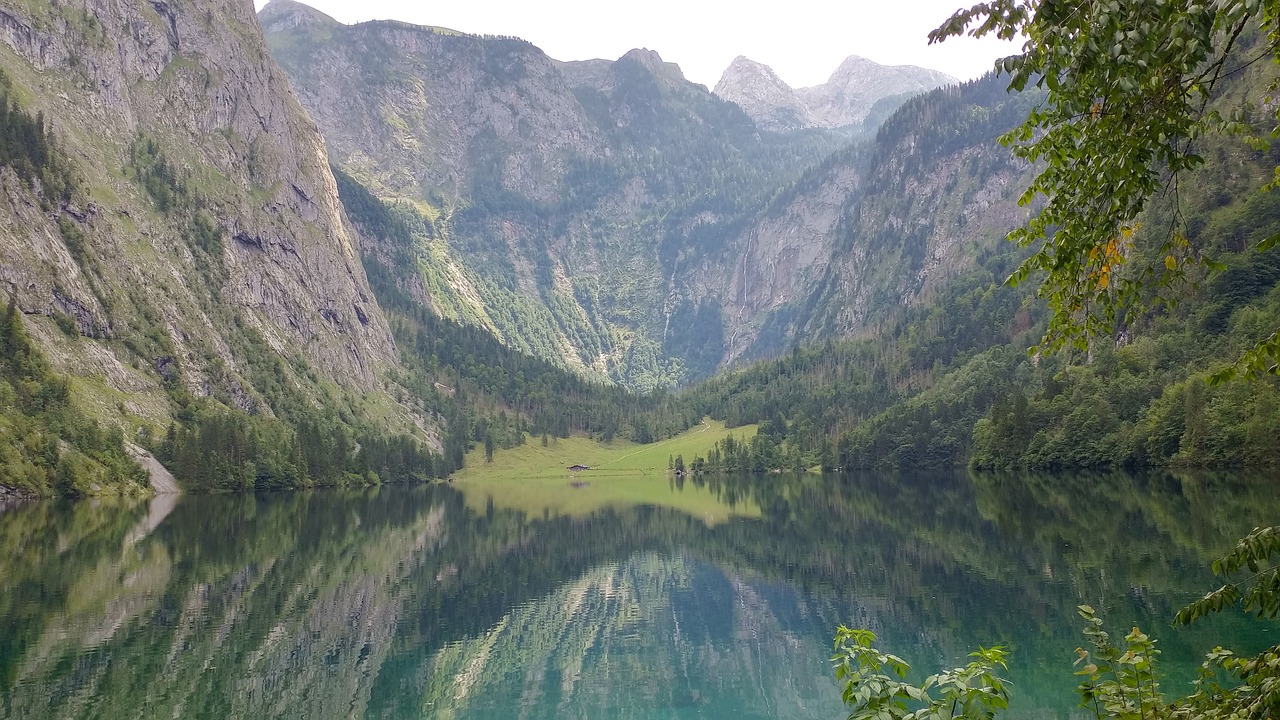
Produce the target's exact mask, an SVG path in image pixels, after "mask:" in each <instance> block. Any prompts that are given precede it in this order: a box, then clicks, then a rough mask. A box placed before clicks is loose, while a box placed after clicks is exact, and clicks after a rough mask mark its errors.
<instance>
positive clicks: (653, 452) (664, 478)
mask: <svg viewBox="0 0 1280 720" xmlns="http://www.w3.org/2000/svg"><path fill="white" fill-rule="evenodd" d="M755 434H756V426H755V425H745V426H742V427H736V428H733V429H727V428H725V426H724V423H720V422H716V421H714V420H704V421H703V423H702V424H701V425H698V426H696V427H694V428H692V429H690V430H688V431H687V432H685V433H683V434H680V435H677V436H676V437H673V438H670V439H668V440H663V441H662V442H656V443H649V444H647V445H637V444H636V443H633V442H629V441H626V440H614V441H613V442H608V443H605V442H600V441H598V440H592V439H590V438H586V437H578V436H575V437H569V438H555V437H552V438H548V441H547V445H546V447H543V446H542V442H541V439H540V438H537V437H529V438H528V440H527V442H526V443H525V444H524V445H522V446H520V447H518V448H512V449H510V450H499V451H497V452H496V453H494V456H493V461H492V462H485V459H484V450H483V449H476V450H473V451H472V452H471V453H470V454H468V455H467V461H466V466H465V467H464V468H463V469H462V470H460V471H458V472H457V473H455V474H454V476H453V478H454V481H455V482H454V486H455V487H457V488H458V489H459V490H461V491H462V493H463V494H464V495H465V496H466V499H467V505H468V506H469V507H471V508H472V509H474V510H477V511H481V512H482V511H483V510H484V509H485V507H486V505H487V504H488V503H489V502H490V499H492V502H493V504H494V506H495V507H501V508H511V509H515V510H523V511H525V512H527V513H529V514H531V515H542V514H544V513H546V514H549V515H552V516H555V515H568V516H571V517H584V516H586V515H589V514H591V513H593V512H595V511H597V510H600V509H602V508H606V507H615V508H624V507H629V506H633V505H657V506H662V507H669V508H673V509H676V510H680V511H682V512H687V513H689V514H690V515H693V516H694V517H698V518H701V519H702V520H703V521H705V522H706V523H707V524H708V525H714V524H716V523H721V522H724V521H726V520H728V519H729V518H730V517H731V516H735V515H737V516H747V517H758V516H759V515H760V508H758V507H756V506H755V505H753V504H749V503H738V504H737V505H735V506H733V507H730V506H728V505H726V504H725V503H723V502H721V501H720V499H719V498H717V497H716V496H715V495H714V494H713V493H711V492H710V491H709V490H707V489H706V488H698V487H695V486H694V485H693V483H684V486H683V488H677V487H676V484H675V482H674V478H673V477H672V476H671V472H670V471H669V470H668V462H669V460H670V458H672V457H674V456H676V455H683V456H684V459H685V462H686V463H688V462H691V461H692V460H693V458H694V456H695V455H701V456H703V457H705V456H706V455H707V453H708V452H709V451H710V450H711V447H712V446H713V445H715V444H716V442H718V441H720V440H723V439H724V438H726V437H728V436H730V435H732V436H733V437H734V438H743V439H748V440H749V439H750V438H751V437H752V436H754V435H755ZM571 465H586V466H588V467H589V468H590V469H589V470H583V471H581V472H571V471H569V469H568V468H569V466H571Z"/></svg>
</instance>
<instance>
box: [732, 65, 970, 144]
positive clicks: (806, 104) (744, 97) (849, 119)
mask: <svg viewBox="0 0 1280 720" xmlns="http://www.w3.org/2000/svg"><path fill="white" fill-rule="evenodd" d="M958 82H959V80H957V79H956V78H954V77H951V76H950V75H947V74H946V73H942V72H938V71H937V70H928V69H926V68H920V67H915V66H914V65H894V66H886V65H881V64H879V63H876V62H872V61H871V60H867V59H866V58H861V57H858V56H857V55H850V56H849V57H848V58H846V59H845V61H844V62H842V63H840V67H838V68H836V70H835V72H833V73H832V74H831V77H830V78H829V79H828V80H827V82H825V83H823V84H822V85H816V86H814V87H807V88H799V89H793V88H792V87H791V86H789V85H787V84H786V83H785V82H783V80H782V79H781V78H779V77H778V75H777V73H775V72H774V71H773V69H772V68H770V67H769V66H767V65H763V64H761V63H758V62H755V61H754V60H751V59H749V58H746V57H744V56H742V55H739V56H738V57H736V58H734V60H733V62H731V63H730V64H729V67H727V68H725V71H724V74H723V75H721V76H720V81H719V82H717V83H716V86H715V90H714V92H715V94H716V95H718V96H720V97H722V98H724V99H725V100H728V101H730V102H733V103H736V104H737V105H738V106H739V107H741V108H742V109H743V111H744V112H746V113H747V115H749V116H751V119H752V120H754V121H755V122H756V124H757V125H759V126H760V127H761V128H765V129H769V130H796V129H799V128H809V127H820V128H832V129H835V128H845V129H855V130H863V129H865V130H867V131H874V130H875V126H876V124H878V123H879V122H880V121H882V120H884V118H885V117H887V116H888V114H889V113H891V112H892V110H893V109H894V108H896V107H897V106H898V105H901V104H902V103H903V102H904V101H906V100H907V99H908V98H910V97H913V96H915V95H919V94H921V93H924V92H928V91H930V90H933V89H934V88H939V87H944V86H947V85H955V84H956V83H958ZM868 120H870V121H871V122H870V123H868ZM864 125H865V126H866V127H865V128H864Z"/></svg>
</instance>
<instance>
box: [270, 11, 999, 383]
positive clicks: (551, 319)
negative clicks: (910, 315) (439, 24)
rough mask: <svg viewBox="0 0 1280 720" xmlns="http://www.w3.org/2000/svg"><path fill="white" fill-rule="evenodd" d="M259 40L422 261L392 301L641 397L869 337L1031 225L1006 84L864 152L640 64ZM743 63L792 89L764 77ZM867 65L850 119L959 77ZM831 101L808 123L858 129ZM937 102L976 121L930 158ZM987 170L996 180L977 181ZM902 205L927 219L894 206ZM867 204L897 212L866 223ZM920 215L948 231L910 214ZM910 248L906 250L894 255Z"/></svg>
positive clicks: (414, 30)
mask: <svg viewBox="0 0 1280 720" xmlns="http://www.w3.org/2000/svg"><path fill="white" fill-rule="evenodd" d="M260 20H261V22H262V23H263V27H264V30H265V32H266V36H267V40H268V44H269V45H270V47H271V49H272V52H273V54H274V56H275V57H276V58H277V60H278V61H279V62H280V64H281V66H282V67H283V68H284V70H285V71H286V72H287V73H289V75H290V79H291V81H292V82H293V83H294V85H295V87H296V88H297V89H298V93H299V97H300V99H301V101H302V102H303V104H304V105H305V106H306V107H307V108H308V110H309V112H310V113H311V114H312V116H313V117H315V118H316V119H317V121H318V122H319V124H320V127H321V129H322V132H323V133H324V134H325V136H326V138H327V140H328V142H329V147H330V149H331V153H332V159H333V161H334V163H335V164H336V165H337V166H339V167H341V168H342V170H343V172H345V173H347V174H349V175H350V176H351V177H352V178H353V180H354V181H356V182H357V183H359V184H361V185H363V186H365V187H366V188H367V189H368V190H369V191H371V192H372V193H373V194H374V195H376V196H377V197H379V198H380V199H381V200H383V201H386V202H387V203H389V204H390V206H391V207H393V208H395V209H396V210H397V211H398V212H401V213H403V214H404V215H405V217H406V222H407V224H408V225H409V226H410V227H411V228H414V229H415V230H414V232H415V233H416V238H417V239H416V240H414V241H413V242H412V243H411V247H408V248H407V250H406V252H408V256H411V257H412V258H413V259H412V260H411V261H409V262H401V263H396V264H395V265H396V268H395V269H396V271H397V274H398V280H397V283H398V286H399V288H400V289H401V290H403V291H404V292H406V293H408V294H410V295H413V296H415V297H417V298H418V299H419V301H420V302H422V303H423V304H424V305H427V306H429V307H431V308H432V309H433V310H434V311H435V312H436V313H437V314H439V315H442V316H444V317H449V318H455V319H458V320H460V321H462V322H464V323H468V324H472V325H476V326H479V327H484V328H487V329H489V330H490V331H491V332H493V333H494V334H495V335H496V336H497V337H499V338H500V339H502V341H503V342H505V343H507V344H508V345H510V346H512V347H514V348H516V349H519V350H522V351H524V352H527V353H531V354H533V355H536V356H538V357H541V358H544V359H547V360H550V361H552V362H557V363H559V364H561V365H563V366H564V367H569V368H577V369H578V370H579V371H581V372H585V373H587V374H588V375H592V376H596V377H605V378H608V379H609V380H612V381H614V382H617V383H620V384H623V385H626V386H628V387H631V388H633V389H640V390H646V389H651V388H654V387H663V386H670V385H678V384H682V383H687V382H689V381H692V380H696V379H698V378H702V377H706V376H708V375H710V374H712V373H713V372H715V371H716V369H717V368H720V367H723V366H724V365H725V364H727V363H732V362H737V361H740V360H743V359H750V358H755V357H762V356H768V355H770V354H772V353H776V352H778V351H779V350H780V349H782V348H785V347H786V346H787V345H788V344H790V343H791V342H793V341H799V340H803V338H804V337H807V336H805V335H804V334H803V332H801V331H803V330H804V329H805V328H814V329H815V330H821V331H830V332H835V333H837V334H838V336H846V335H850V334H858V333H862V332H867V331H868V330H869V329H870V328H871V327H872V325H873V322H874V320H873V315H875V310H876V308H886V311H890V310H892V308H898V307H901V306H903V305H904V304H911V303H914V302H919V301H920V300H921V299H922V298H924V297H925V293H927V291H928V290H929V288H930V287H932V286H933V279H937V278H941V277H944V276H945V274H946V273H947V272H952V271H958V270H960V269H962V268H963V267H965V266H966V263H967V262H968V259H966V258H964V257H960V256H959V255H957V254H956V252H958V251H956V252H951V251H946V252H943V251H942V250H940V249H939V248H940V246H941V244H943V243H945V244H946V246H947V247H949V248H952V249H958V248H962V247H966V243H968V241H969V240H972V239H974V238H980V239H982V240H984V241H988V242H991V241H994V238H995V236H996V235H997V234H1002V233H1003V231H1004V230H1005V229H1006V226H1005V225H1004V223H1005V222H1009V223H1016V221H1017V219H1018V218H1020V217H1022V215H1021V214H1019V213H1020V211H1018V210H1017V207H1016V203H1015V202H1014V201H1015V198H1014V197H1013V188H1014V182H1013V181H1014V178H1015V177H1017V176H1018V175H1019V173H1020V172H1022V171H1021V170H1020V169H1017V168H1015V167H1014V166H1012V165H1008V164H1007V163H1008V154H1007V151H1005V150H1003V149H1001V148H1000V147H998V146H995V145H994V144H993V143H992V142H991V141H993V140H994V138H995V137H996V136H997V135H999V134H1000V133H1001V132H1003V131H1004V130H1006V129H1008V127H1010V126H1012V124H1013V122H1014V121H1015V119H1016V113H1015V112H1012V111H1010V108H1014V109H1016V108H1018V107H1020V106H1018V105H1017V104H1016V103H1015V102H1013V101H1010V100H1009V99H1008V98H1006V97H1004V94H1003V88H1000V92H992V91H990V88H994V87H995V83H994V81H989V82H988V83H987V84H985V85H981V86H979V85H974V84H970V86H969V87H970V89H968V90H966V89H960V90H951V91H947V92H946V93H944V94H943V95H942V96H939V97H940V98H951V99H950V100H945V99H943V100H931V101H928V102H925V103H924V104H923V105H921V106H920V109H919V110H918V111H917V112H918V113H920V114H921V117H924V116H927V118H926V119H927V122H928V123H930V124H929V125H928V127H927V128H925V127H915V129H913V130H912V129H909V130H906V131H902V132H901V133H900V135H902V136H901V137H897V136H895V137H892V138H887V139H885V140H883V141H881V140H874V141H871V142H869V143H861V144H857V143H855V144H851V143H850V141H848V140H847V139H842V136H841V135H839V134H838V133H835V132H833V131H831V130H827V129H822V128H808V129H804V130H791V131H787V132H774V131H769V130H764V129H761V128H760V126H759V125H758V124H757V123H756V122H753V121H752V120H751V118H750V117H748V116H747V114H745V113H743V112H742V111H741V110H740V109H739V108H738V107H737V106H736V105H734V104H732V103H728V102H725V101H724V100H722V99H721V98H719V97H717V96H716V95H714V94H712V93H708V92H707V91H706V90H705V88H703V87H702V86H699V85H695V84H692V83H689V82H688V81H686V80H685V79H684V77H683V75H682V74H681V72H680V70H679V67H678V66H676V65H674V64H671V63H666V62H663V61H662V59H661V58H660V57H659V56H658V55H657V54H656V53H654V52H652V51H648V50H633V51H630V52H628V53H626V54H625V55H624V56H622V57H621V58H619V59H617V60H615V61H609V60H590V61H579V62H558V61H555V60H552V59H550V58H548V57H547V56H546V55H545V54H543V53H542V52H541V51H540V50H538V49H537V48H535V47H534V46H532V45H530V44H528V43H526V42H524V41H520V40H516V39H512V38H493V37H479V36H472V35H465V34H460V33H456V32H454V31H449V30H444V29H442V28H431V27H415V26H410V25H406V24H403V23H392V22H369V23H362V24H359V25H355V26H345V25H341V24H338V23H335V22H333V21H332V20H328V19H327V18H323V17H318V16H317V15H316V14H315V13H314V11H312V10H310V9H309V8H306V7H305V6H302V5H299V4H297V3H294V2H291V0H274V1H273V2H272V3H270V4H268V5H267V6H266V7H265V8H264V9H263V10H262V12H261V13H260ZM736 65H737V66H739V67H742V68H748V69H751V68H753V69H754V71H755V72H756V74H757V75H758V76H759V77H760V78H763V79H764V80H763V82H765V84H769V85H770V86H771V87H774V88H775V89H780V88H781V87H782V86H781V85H780V81H776V76H775V75H773V74H772V72H771V71H768V69H767V68H764V67H763V66H758V65H754V64H752V63H750V62H749V61H742V62H739V63H736ZM877 67H878V66H877ZM867 68H868V65H867V64H866V63H865V61H861V60H859V59H856V58H855V59H851V60H849V61H847V62H846V63H844V64H843V65H842V66H841V69H840V70H838V71H837V72H836V73H835V74H834V75H833V80H832V82H831V83H829V84H828V86H824V87H828V89H831V88H845V89H849V92H850V93H851V94H847V96H840V97H844V98H845V99H848V98H849V97H853V96H854V95H857V94H858V93H861V95H858V96H859V97H863V96H866V97H870V96H871V95H875V94H877V93H883V92H887V89H895V88H896V89H901V88H904V87H908V86H909V80H910V78H915V80H914V81H917V82H921V83H922V82H926V81H927V80H928V79H929V78H932V81H936V82H943V81H944V80H945V79H946V78H945V77H944V76H941V75H940V74H938V73H931V72H930V71H919V72H917V71H916V70H913V69H910V68H907V69H903V68H897V69H895V68H887V69H886V68H882V69H881V70H882V72H880V73H879V74H878V75H877V74H876V73H873V72H870V71H869V70H867ZM904 77H905V78H908V80H904V79H903V78H904ZM895 83H897V84H895ZM903 83H908V84H906V85H904V84H903ZM910 87H916V86H910ZM855 91H856V92H855ZM824 92H825V91H824ZM947 93H950V94H947ZM975 94H977V95H981V98H980V99H972V100H967V99H965V98H968V97H970V96H975V97H976V95H975ZM828 95H830V97H832V98H835V97H837V94H836V93H835V91H834V90H832V92H831V93H828ZM814 96H815V97H816V95H814ZM797 97H798V96H797ZM824 97H826V96H824ZM877 97H879V95H877ZM899 101H901V98H899ZM833 103H836V101H835V100H831V101H830V102H829V103H827V104H826V105H823V106H821V107H819V106H817V105H815V106H814V108H813V109H811V111H812V112H817V111H818V110H821V114H822V116H823V117H827V118H833V117H845V116H847V115H848V113H849V112H853V111H852V110H848V108H845V109H844V110H838V109H833V108H835V107H836V105H835V104H833ZM940 103H941V104H942V105H946V106H947V107H948V108H949V110H951V111H964V112H967V113H969V115H968V116H964V115H962V116H961V117H959V118H957V122H959V123H961V124H963V125H964V128H962V129H961V130H960V131H959V134H958V135H957V137H959V138H963V140H964V141H963V142H960V141H958V140H957V139H956V138H950V139H948V140H946V141H945V147H944V148H942V149H941V150H940V149H939V147H938V146H939V142H935V140H936V139H935V138H934V137H933V136H932V135H930V133H933V132H935V131H936V132H941V131H942V129H943V126H944V125H945V124H946V123H947V122H949V119H948V118H946V117H944V116H941V115H937V114H936V113H937V110H936V109H935V108H936V106H939V104H940ZM979 103H986V104H988V107H975V105H976V104H979ZM824 108H825V109H824ZM840 113H845V115H840ZM833 122H834V121H833ZM913 123H914V124H915V125H919V123H918V122H917V119H911V120H905V121H903V122H901V123H899V125H900V126H906V125H912V124H913ZM828 124H830V123H828ZM903 133H905V134H903ZM944 134H945V133H944ZM907 135H909V136H910V137H907ZM969 142H971V143H974V145H973V146H971V145H968V144H965V143H969ZM917 145H918V147H917ZM1002 163H1004V164H1003V165H1002ZM881 164H885V166H886V168H887V169H888V170H889V172H891V173H893V175H894V180H893V182H892V183H886V182H885V180H884V176H885V175H886V172H884V171H882V168H881V167H880V165H881ZM979 165H983V166H988V167H989V168H990V172H993V173H997V174H998V178H996V179H995V181H994V182H991V183H987V184H985V185H983V184H982V183H978V182H971V181H970V178H969V175H970V173H971V171H973V169H974V168H976V167H977V166H979ZM996 166H1000V167H1001V168H1005V167H1007V168H1008V169H1007V170H1006V169H1000V170H997V169H996ZM957 186H958V187H959V190H958V194H957V193H953V190H956V188H957ZM906 188H914V189H919V190H921V191H922V193H923V194H926V195H930V196H931V197H932V199H930V200H927V201H924V200H921V199H920V198H919V197H908V198H901V197H898V195H896V194H901V192H902V191H903V190H904V189H906ZM867 193H870V194H871V195H872V196H874V197H876V198H883V201H881V200H874V201H873V202H874V203H880V204H881V205H884V206H885V209H884V212H880V213H878V214H874V215H873V214H871V213H869V212H867V211H865V210H864V208H865V206H866V205H867V203H868V202H871V201H870V200H869V199H868V197H867ZM895 193H896V194H895ZM916 202H925V203H926V204H928V205H932V206H933V207H934V208H935V209H937V210H939V212H938V213H934V214H922V213H916V212H915V210H914V207H915V206H913V205H912V203H916ZM893 203H896V204H895V205H894V206H893V207H892V208H888V207H887V205H889V204H893ZM944 205H946V206H947V207H945V208H944V207H943V206H944ZM996 205H998V206H999V208H1000V210H999V211H998V212H987V211H988V210H990V209H991V208H992V207H993V206H996ZM984 218H988V219H989V221H988V220H984ZM975 219H976V222H970V220H975ZM904 228H905V229H906V230H908V231H909V232H911V233H913V234H914V235H913V237H912V239H911V240H910V242H905V243H900V242H895V241H894V238H895V237H896V236H897V235H898V234H900V231H902V230H904ZM855 234H856V235H857V236H858V237H859V238H862V239H860V240H855V239H853V238H854V235H855ZM866 243H871V245H869V246H868V245H866ZM378 253H379V255H380V257H381V258H382V259H384V260H385V259H386V258H388V257H390V256H391V255H392V254H394V251H393V250H392V249H391V248H388V247H384V248H382V249H381V250H379V251H378ZM948 254H949V255H950V257H944V256H946V255H948ZM899 255H905V256H909V257H912V258H916V259H919V260H920V261H921V262H919V263H916V264H914V265H909V271H910V273H911V274H912V277H907V276H906V275H905V274H904V273H905V272H906V271H903V272H899V271H898V270H895V269H893V267H892V264H893V263H896V262H897V261H898V256H899ZM924 258H929V260H928V262H924ZM939 271H941V272H939ZM873 305H875V306H876V308H873V307H872V306H873ZM838 307H839V308H840V309H837V308H838ZM828 316H832V317H834V320H833V321H832V322H827V321H826V320H822V319H821V318H825V317H828ZM815 318H817V319H815Z"/></svg>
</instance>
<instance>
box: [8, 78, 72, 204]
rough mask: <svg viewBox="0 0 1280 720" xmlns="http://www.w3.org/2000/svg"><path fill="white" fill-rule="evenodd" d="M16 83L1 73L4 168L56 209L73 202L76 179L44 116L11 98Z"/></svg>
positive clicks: (43, 201) (44, 202)
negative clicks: (21, 105)
mask: <svg viewBox="0 0 1280 720" xmlns="http://www.w3.org/2000/svg"><path fill="white" fill-rule="evenodd" d="M11 87H12V81H11V80H10V79H9V76H8V75H6V74H4V72H2V71H0V167H8V168H11V169H12V170H13V171H14V173H16V174H17V175H18V177H19V178H20V179H21V180H22V181H23V182H25V183H27V185H29V186H31V187H32V189H39V195H40V198H41V202H42V203H43V204H44V205H45V207H46V208H52V207H55V206H57V205H60V204H62V203H66V202H68V201H69V200H70V199H71V193H72V190H74V188H75V179H74V177H73V176H72V174H71V167H70V164H69V163H68V162H67V160H66V158H65V157H63V155H62V153H61V152H60V151H59V150H58V148H57V146H56V144H55V142H54V139H53V134H52V132H51V128H50V127H49V125H48V123H47V122H46V121H45V118H44V115H43V114H42V113H37V114H36V115H34V116H33V115H31V114H30V113H28V112H27V111H26V110H23V109H22V108H21V107H19V105H18V102H17V100H16V99H15V98H14V97H13V96H12V95H10V89H11Z"/></svg>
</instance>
